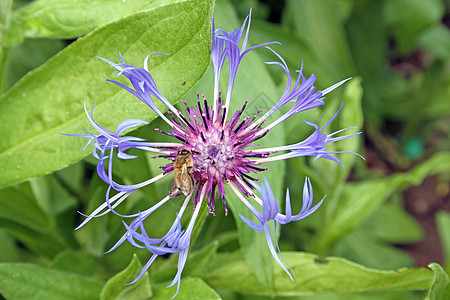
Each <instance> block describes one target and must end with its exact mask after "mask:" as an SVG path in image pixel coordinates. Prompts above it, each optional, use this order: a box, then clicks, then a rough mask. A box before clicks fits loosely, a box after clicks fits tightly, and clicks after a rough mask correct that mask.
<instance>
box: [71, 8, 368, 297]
mask: <svg viewBox="0 0 450 300" xmlns="http://www.w3.org/2000/svg"><path fill="white" fill-rule="evenodd" d="M250 23H251V11H250V14H249V15H248V16H247V17H246V18H245V20H244V22H243V24H242V26H241V28H237V29H235V30H234V31H233V32H226V31H224V30H221V29H216V28H215V26H214V20H213V22H212V41H211V60H212V62H213V67H214V96H213V97H214V99H213V104H212V106H210V105H209V103H208V101H207V99H206V98H205V97H202V99H201V98H200V94H199V93H198V92H197V100H198V104H197V105H195V106H193V107H189V106H188V105H187V103H186V101H183V102H184V104H185V106H186V111H185V114H183V113H182V112H180V111H179V110H178V109H176V108H175V107H174V106H173V105H172V104H171V103H170V102H169V101H168V100H167V99H166V98H165V97H164V96H163V95H162V94H161V92H160V91H159V90H158V88H157V85H156V83H155V81H154V80H153V77H152V76H151V75H150V73H149V72H148V60H149V58H150V57H151V55H154V54H161V55H164V54H163V53H152V54H150V55H148V56H147V57H146V58H145V60H144V64H143V68H139V67H135V66H132V65H129V64H127V63H125V60H124V59H123V57H122V56H121V55H120V54H119V57H118V58H119V63H114V62H112V61H109V60H107V59H105V58H101V59H102V60H103V61H105V62H106V63H108V64H109V65H110V66H111V67H113V68H115V69H116V70H117V73H118V75H117V76H119V75H124V76H125V77H127V79H128V80H129V81H130V83H131V86H132V87H129V86H127V85H124V84H122V83H120V82H118V81H115V80H109V79H108V80H107V81H110V82H112V83H114V84H116V85H118V86H119V87H121V88H123V89H125V90H127V91H128V92H130V93H131V94H132V95H134V96H135V97H137V98H138V99H139V100H141V101H142V102H144V103H145V104H147V105H148V107H150V109H152V110H153V111H154V112H155V113H156V114H158V116H160V117H161V119H162V120H164V121H165V122H166V123H167V124H168V126H169V127H170V131H167V132H165V131H162V130H159V129H157V130H158V131H159V132H161V133H164V134H166V135H169V136H171V137H173V138H175V139H177V140H178V142H173V143H159V142H147V141H145V140H144V139H141V138H138V137H132V136H122V134H123V132H124V131H126V130H127V129H130V128H132V127H135V126H139V125H143V124H147V122H145V121H141V120H126V121H124V122H122V123H121V124H120V125H119V126H118V128H117V130H116V132H112V131H110V130H108V129H106V128H103V127H102V126H100V125H98V124H97V123H95V122H94V120H93V109H94V107H92V109H91V112H90V113H88V110H87V109H86V107H85V112H86V115H87V117H88V120H89V122H90V123H91V124H92V126H93V127H94V128H95V129H96V130H97V131H98V132H99V134H91V133H89V132H86V134H68V135H71V136H77V137H83V138H88V139H89V141H88V144H87V145H89V144H90V143H93V145H94V147H95V149H94V152H93V155H94V156H95V157H96V158H97V159H98V164H97V173H98V175H99V177H100V178H101V179H102V180H103V181H104V182H106V183H107V184H108V185H109V187H108V190H107V193H106V201H105V203H103V204H102V205H100V206H99V207H98V208H97V209H95V210H94V211H93V212H92V213H91V214H89V215H85V216H86V219H85V220H84V221H83V222H82V223H81V224H80V225H79V226H78V227H77V229H78V228H80V227H82V226H83V225H85V224H86V223H87V222H88V221H89V220H91V219H92V218H94V217H100V216H103V215H105V214H107V213H109V212H112V213H114V214H116V215H119V216H121V217H123V218H134V220H133V221H132V222H131V223H130V224H129V225H128V224H127V223H125V222H123V223H124V226H125V228H126V232H125V234H124V235H123V236H122V237H121V238H120V239H119V240H118V241H117V243H116V244H115V245H114V246H113V247H112V248H111V249H110V250H109V251H108V252H110V251H113V250H114V249H116V248H117V247H118V246H120V245H121V244H122V243H123V242H125V241H128V242H130V243H131V244H132V245H134V246H136V247H138V248H145V249H147V250H148V251H150V252H151V253H152V254H153V255H152V256H151V258H150V259H149V261H148V262H147V263H146V264H145V266H144V267H143V269H142V271H141V272H140V274H139V275H138V276H137V277H136V279H135V280H134V281H133V282H131V283H130V284H132V283H134V282H136V281H137V280H138V279H139V278H140V277H141V276H142V275H143V274H144V273H145V272H146V271H147V269H148V268H149V267H150V266H151V264H152V263H153V262H154V261H155V259H156V258H157V257H158V256H159V255H165V254H169V253H178V255H179V257H178V272H177V274H176V275H175V278H174V279H173V281H172V283H171V284H170V285H169V286H168V287H171V286H174V285H175V284H176V285H177V291H176V293H175V295H174V297H175V296H176V294H177V293H178V290H179V287H180V281H181V273H182V271H183V268H184V265H185V263H186V259H187V255H188V251H189V246H190V239H191V234H192V231H193V228H194V225H195V222H196V220H197V217H198V215H199V212H200V208H201V206H202V205H207V206H208V208H209V213H210V214H212V215H214V212H215V202H216V199H220V200H221V202H222V204H223V205H224V207H225V214H227V208H226V201H225V196H226V192H225V186H226V185H228V186H229V188H230V190H231V191H232V192H233V193H235V194H236V195H237V197H238V198H239V199H240V200H241V201H242V202H243V203H244V204H245V205H246V206H247V207H248V208H249V209H250V211H251V212H252V213H253V214H254V215H255V216H256V218H257V219H258V221H259V222H260V223H261V224H257V223H254V222H252V221H250V220H248V219H246V218H244V217H242V216H241V217H242V219H243V221H244V222H245V223H246V224H247V225H248V226H249V227H251V228H252V229H254V230H257V231H264V232H265V235H266V239H267V243H268V246H269V250H270V252H271V254H272V255H273V257H274V259H275V260H276V262H277V263H278V264H279V265H280V266H281V267H282V268H283V270H284V271H285V272H286V273H287V274H288V275H289V276H290V278H291V279H292V280H293V277H292V275H291V274H290V272H289V271H288V270H287V268H286V267H285V265H287V263H286V262H285V261H284V259H283V258H282V256H281V252H280V250H279V247H278V244H277V242H276V237H275V243H276V246H277V249H278V254H277V252H276V251H275V247H274V244H273V238H272V234H271V233H270V230H269V227H268V222H269V221H271V220H272V221H274V222H275V224H277V223H279V224H282V225H284V224H287V223H289V222H291V221H298V220H300V219H303V218H305V217H307V216H309V215H310V214H312V213H313V212H314V211H316V210H317V209H318V208H319V206H320V205H321V204H322V202H323V200H324V199H322V201H320V202H319V203H318V204H316V205H315V206H314V207H313V208H311V205H312V202H313V191H312V186H311V182H310V180H309V179H308V178H306V180H305V186H304V191H303V206H302V209H301V211H300V213H299V214H297V215H295V216H292V212H291V208H290V207H291V206H290V196H289V190H288V191H287V194H286V214H281V213H279V209H278V205H277V204H276V201H275V197H274V195H273V193H272V191H271V189H270V185H269V183H268V181H267V179H265V184H261V185H258V184H256V183H255V182H259V178H257V177H255V176H254V175H253V174H256V173H259V172H262V171H268V169H267V168H266V167H264V166H262V165H263V164H264V163H269V162H274V161H279V160H284V159H288V158H292V157H299V156H312V157H314V158H315V159H317V158H325V159H329V160H332V161H335V162H338V163H339V164H341V165H342V166H343V164H342V162H341V161H340V160H339V159H338V158H337V157H336V156H334V154H336V153H342V152H330V151H328V149H327V148H326V145H327V144H329V143H333V142H336V141H339V140H342V139H346V138H349V137H352V136H355V135H357V134H360V132H358V133H354V134H348V135H343V136H339V137H334V136H335V135H336V134H338V133H340V132H342V131H345V130H347V129H349V128H353V127H349V128H345V129H342V130H339V131H336V132H334V133H331V134H326V133H324V132H323V131H324V129H325V128H326V127H327V126H328V124H329V123H330V122H331V121H332V120H333V119H334V118H335V117H336V116H337V114H338V113H339V111H340V109H341V108H342V106H341V108H340V109H339V110H338V111H337V112H336V113H335V114H334V116H333V117H332V118H331V119H330V121H329V122H328V123H326V124H325V126H323V127H322V128H320V129H319V126H318V125H317V124H315V123H311V122H306V123H307V124H309V125H311V126H313V127H314V128H315V130H314V132H313V133H312V134H311V135H310V136H309V137H308V138H306V139H305V140H303V141H299V142H298V143H295V144H292V145H287V146H279V147H274V148H263V149H257V150H255V149H249V147H250V146H255V142H256V141H257V140H259V139H261V138H263V137H264V136H266V135H267V134H268V133H269V132H270V130H271V129H272V128H274V127H275V126H277V125H279V124H280V123H282V122H283V121H285V120H286V119H288V118H290V117H292V116H294V115H296V114H297V113H299V112H302V111H305V110H308V109H312V108H315V107H318V106H321V105H324V96H325V95H326V94H328V93H329V92H331V91H332V90H334V89H336V88H337V87H339V86H340V85H342V84H343V83H344V82H346V81H347V80H349V79H350V78H348V79H345V80H342V81H340V82H338V83H336V84H334V85H332V86H331V87H329V88H327V89H325V90H323V91H320V90H316V88H315V87H314V83H315V81H316V77H315V76H314V75H311V76H310V77H309V78H306V77H305V76H304V74H303V64H302V68H301V69H300V70H296V72H297V73H298V77H297V80H296V82H295V84H294V85H293V86H292V83H291V80H292V78H291V74H290V71H289V68H288V66H287V64H286V62H285V61H284V59H283V58H282V57H281V56H280V55H279V54H278V53H276V52H275V51H274V50H273V49H271V48H270V47H268V45H270V44H274V43H277V42H269V43H263V44H259V45H256V46H253V47H249V48H247V42H248V35H249V30H250ZM241 41H242V43H241ZM239 45H241V46H239ZM263 46H265V47H266V48H268V49H269V50H270V51H272V52H273V53H274V55H276V56H277V57H278V59H279V61H276V62H268V63H267V64H274V65H278V66H279V67H281V68H282V69H283V70H284V71H285V72H286V74H287V76H288V80H287V84H286V88H285V90H284V92H283V94H282V96H281V97H280V99H279V100H278V102H277V103H276V104H275V105H274V106H273V107H272V108H271V109H270V110H269V111H268V112H266V113H265V114H264V115H263V116H261V117H259V112H258V113H257V114H256V115H255V116H253V117H243V116H242V114H243V112H244V109H245V108H246V106H247V103H248V100H246V101H245V102H244V103H243V106H242V108H241V109H240V110H238V111H236V112H234V113H233V114H231V117H229V118H228V114H229V111H230V102H231V95H232V92H233V85H234V81H235V77H236V73H237V69H238V67H239V64H240V62H241V60H242V59H243V57H244V56H245V54H247V53H248V52H249V51H251V50H253V49H256V48H259V47H263ZM227 59H228V62H229V67H230V68H229V78H228V87H227V92H226V98H225V101H223V100H222V97H221V92H220V89H219V78H220V74H221V70H222V67H223V65H224V62H225V61H226V60H227ZM158 100H159V101H161V102H162V103H164V105H165V106H166V107H167V108H168V110H169V112H168V113H169V115H170V116H171V119H169V118H167V117H166V116H165V115H164V114H163V113H162V112H161V111H160V110H158V108H157V107H156V105H155V102H154V101H158ZM288 103H291V104H292V106H291V108H290V109H288V110H287V112H286V113H284V114H283V115H282V116H281V117H279V118H278V119H276V120H275V121H273V122H272V123H270V124H267V125H266V124H265V123H266V121H267V119H268V118H269V117H270V116H271V115H272V114H273V113H274V112H276V111H278V110H279V108H280V107H282V106H284V105H286V104H288ZM87 145H86V146H87ZM132 148H133V149H139V150H142V151H148V152H152V153H157V154H158V155H159V156H158V157H161V158H163V159H166V160H167V162H168V163H167V164H166V165H163V166H161V167H160V168H161V170H162V172H161V174H159V175H157V176H155V177H153V178H150V179H148V180H146V181H144V182H141V183H138V184H133V185H123V184H120V183H117V182H115V181H114V180H113V176H112V174H113V172H112V169H113V158H114V155H115V154H114V153H117V154H116V156H117V158H118V159H133V158H135V157H136V156H132V155H129V154H126V153H125V151H127V150H128V149H132ZM346 153H353V152H346ZM353 154H356V155H358V154H357V153H353ZM169 174H174V176H175V177H176V178H178V179H180V180H179V181H177V180H175V182H174V184H173V185H172V188H171V190H170V191H168V195H167V196H166V197H164V199H162V200H160V201H159V202H157V203H156V204H154V205H153V206H152V207H150V208H149V209H147V210H145V211H142V212H138V213H136V214H132V215H122V214H120V213H118V212H117V211H115V208H116V207H117V206H118V205H119V204H120V203H122V202H123V201H124V200H126V199H127V197H128V196H129V195H130V194H131V193H133V192H134V191H135V190H137V189H140V188H142V187H144V186H147V185H149V184H151V183H153V182H155V181H157V180H159V179H161V178H163V177H165V176H168V175H169ZM111 189H113V190H115V191H117V193H116V194H115V195H114V196H110V192H111ZM254 189H256V190H257V191H259V193H260V194H261V198H262V199H261V198H259V197H258V196H257V195H255V193H253V190H254ZM180 195H181V196H183V197H185V200H184V202H183V204H182V206H181V209H180V211H179V212H178V213H177V215H176V217H175V220H174V223H173V225H172V226H171V228H170V229H169V230H168V232H167V233H166V234H165V235H164V236H163V237H161V238H152V237H150V236H149V235H148V234H147V231H146V229H145V227H144V224H143V222H144V220H145V219H146V218H147V217H148V216H150V215H151V214H152V213H153V212H154V211H155V210H156V209H158V208H159V207H161V206H162V205H164V204H165V203H166V202H168V201H169V200H170V199H171V198H174V197H177V196H180ZM324 198H325V197H324ZM248 199H250V200H251V201H252V202H253V204H251V203H250V202H249V200H248ZM191 200H192V203H193V207H194V213H193V215H192V217H191V219H190V222H189V224H188V226H187V228H186V229H185V230H183V228H182V226H181V222H180V220H181V218H182V216H183V214H184V212H185V210H186V208H187V206H188V204H189V203H190V201H191ZM204 203H205V204H204ZM258 208H259V209H260V210H261V209H262V213H261V212H260V211H259V210H258ZM108 252H107V253H108ZM280 257H281V259H280ZM282 260H283V261H284V264H285V265H284V264H283V262H282ZM287 266H288V265H287ZM291 271H292V270H291ZM292 273H293V272H292Z"/></svg>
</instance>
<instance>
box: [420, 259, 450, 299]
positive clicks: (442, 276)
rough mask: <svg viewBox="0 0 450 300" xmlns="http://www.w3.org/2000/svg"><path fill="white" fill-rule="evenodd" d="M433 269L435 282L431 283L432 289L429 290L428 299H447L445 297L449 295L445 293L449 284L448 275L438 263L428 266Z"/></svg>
mask: <svg viewBox="0 0 450 300" xmlns="http://www.w3.org/2000/svg"><path fill="white" fill-rule="evenodd" d="M428 267H429V268H430V269H432V270H433V273H434V278H433V283H432V284H431V288H430V291H429V292H428V295H427V297H426V298H425V299H426V300H440V299H447V298H444V297H448V296H449V295H448V294H447V295H445V293H446V289H447V286H448V282H449V280H448V275H447V274H446V273H445V271H444V269H443V268H442V267H441V266H440V265H438V264H436V263H432V264H430V265H429V266H428Z"/></svg>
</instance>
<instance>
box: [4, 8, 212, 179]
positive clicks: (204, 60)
mask: <svg viewBox="0 0 450 300" xmlns="http://www.w3.org/2000/svg"><path fill="white" fill-rule="evenodd" d="M211 9H212V1H208V0H191V1H185V2H177V3H172V4H166V5H162V6H159V7H157V8H154V9H152V10H149V11H145V12H141V13H137V14H134V15H131V16H129V17H126V18H122V19H120V20H118V21H115V22H113V23H109V24H108V25H106V26H103V27H100V28H99V29H97V30H95V31H94V32H92V33H90V34H89V35H87V36H86V37H83V38H80V39H79V40H77V41H76V42H74V43H72V44H71V45H70V46H68V47H67V48H66V49H64V50H63V51H61V52H60V53H59V54H58V55H56V56H54V57H53V58H52V59H50V60H49V61H48V62H47V63H46V64H44V65H43V66H41V67H40V68H38V69H36V70H34V71H33V72H31V73H29V74H28V75H27V76H25V77H24V78H23V79H22V80H21V81H20V82H18V83H17V84H16V85H15V86H14V87H13V88H11V89H10V90H9V91H8V92H7V93H6V94H4V95H3V96H2V98H0V124H1V125H0V130H1V132H2V143H1V145H0V165H1V166H2V169H3V172H2V173H1V175H0V187H4V186H7V185H10V184H13V183H17V182H20V181H23V180H26V179H29V178H31V177H35V176H40V175H43V174H46V173H49V172H52V171H54V170H56V169H60V168H63V167H65V166H68V165H70V164H72V163H74V162H75V161H77V160H79V159H81V158H82V157H83V156H85V155H87V154H88V153H89V150H90V148H89V149H87V150H85V151H82V150H81V149H82V147H83V144H84V143H85V142H86V141H84V140H82V139H80V138H73V137H67V136H62V135H59V134H58V133H61V132H63V133H81V131H80V129H79V128H80V127H81V128H85V129H87V130H91V131H92V129H91V126H90V125H89V124H88V121H87V118H86V116H85V113H84V110H83V99H84V101H85V102H86V105H87V107H91V105H92V104H93V103H95V102H97V103H99V105H98V106H96V110H95V113H94V118H95V120H96V121H97V122H98V123H99V124H101V125H102V126H104V127H107V128H109V129H112V130H114V129H113V128H115V126H117V125H118V124H119V123H120V122H121V121H123V120H125V119H130V118H137V119H144V120H151V119H153V118H155V115H156V114H155V113H153V112H152V111H151V109H149V108H148V107H147V106H146V105H145V104H143V103H142V102H141V101H139V100H138V99H136V98H135V97H134V96H132V95H131V94H129V93H127V92H126V91H124V90H121V89H120V88H119V87H117V86H114V85H111V84H110V83H102V82H101V80H102V79H104V78H105V77H111V76H112V73H113V72H112V70H111V68H110V67H109V66H108V65H107V64H105V63H104V62H102V61H101V60H99V59H98V58H97V57H96V56H97V55H99V56H102V57H105V58H108V59H112V60H114V57H115V56H116V54H117V53H118V52H119V51H121V53H122V55H123V57H124V58H125V59H126V61H127V62H128V63H130V64H133V65H136V66H141V65H142V63H143V60H144V58H145V57H146V55H147V54H148V53H151V52H164V53H168V54H170V55H169V56H153V57H152V58H151V59H150V62H149V65H150V72H151V73H152V75H153V77H154V79H155V82H156V84H157V85H158V87H159V89H160V91H161V93H162V94H163V95H164V96H165V97H166V98H167V99H170V101H171V102H172V103H174V102H176V101H177V100H178V99H179V98H180V97H181V96H182V95H183V94H184V93H186V92H187V91H188V90H189V89H190V88H191V87H192V86H193V85H194V84H195V83H196V82H197V81H198V80H199V79H200V78H201V77H202V75H203V73H204V71H205V70H206V67H207V66H208V64H209V60H210V53H209V52H210V43H211V38H210V36H211V22H210V20H211ZM184 82H186V83H185V84H184V85H183V83H184ZM107 84H108V85H107ZM156 105H157V107H158V108H159V109H160V110H163V111H164V109H163V104H162V103H160V102H158V103H156ZM30 153H33V155H30Z"/></svg>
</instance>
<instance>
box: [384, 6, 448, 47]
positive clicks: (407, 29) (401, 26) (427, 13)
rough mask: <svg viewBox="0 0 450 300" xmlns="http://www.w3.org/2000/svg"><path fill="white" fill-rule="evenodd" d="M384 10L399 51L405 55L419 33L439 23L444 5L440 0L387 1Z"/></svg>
mask: <svg viewBox="0 0 450 300" xmlns="http://www.w3.org/2000/svg"><path fill="white" fill-rule="evenodd" d="M384 10H385V20H386V21H385V22H386V23H387V24H388V25H389V26H390V27H391V28H392V30H393V32H394V35H395V38H396V40H397V43H398V48H399V50H400V51H402V52H404V53H406V52H409V51H411V50H412V49H413V47H414V45H415V43H416V41H417V37H418V36H419V34H420V33H422V32H423V31H424V30H426V29H427V28H430V27H432V26H433V25H435V24H438V23H439V22H440V21H441V18H442V16H443V15H444V12H445V5H444V3H443V2H442V1H441V0H429V1H422V0H388V1H386V4H385V6H384ZM411 20H414V22H412V21H411Z"/></svg>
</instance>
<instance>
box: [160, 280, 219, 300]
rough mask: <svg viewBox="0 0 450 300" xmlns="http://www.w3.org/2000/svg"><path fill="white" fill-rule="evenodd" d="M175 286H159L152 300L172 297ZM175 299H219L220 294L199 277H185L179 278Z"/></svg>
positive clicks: (164, 299) (163, 299)
mask: <svg viewBox="0 0 450 300" xmlns="http://www.w3.org/2000/svg"><path fill="white" fill-rule="evenodd" d="M174 294H175V287H173V288H169V289H167V288H166V287H161V288H159V289H157V290H156V291H155V295H154V296H153V297H152V300H166V299H170V298H172V297H173V295H174ZM176 299H177V300H203V299H208V300H220V299H221V298H220V296H219V295H218V294H217V293H216V292H215V291H214V290H213V289H212V288H211V287H210V286H208V285H207V284H206V283H205V282H204V281H203V280H202V279H200V278H186V279H183V280H181V285H180V291H179V292H178V294H177V297H176Z"/></svg>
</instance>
